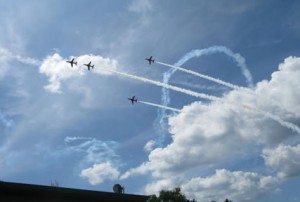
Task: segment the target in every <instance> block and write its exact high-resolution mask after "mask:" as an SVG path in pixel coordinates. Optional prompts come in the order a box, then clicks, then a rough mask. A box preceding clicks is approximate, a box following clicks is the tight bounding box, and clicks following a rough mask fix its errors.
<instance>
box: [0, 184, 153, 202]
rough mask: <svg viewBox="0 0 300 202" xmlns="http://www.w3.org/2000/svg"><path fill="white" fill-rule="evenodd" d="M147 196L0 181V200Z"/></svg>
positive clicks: (108, 200)
mask: <svg viewBox="0 0 300 202" xmlns="http://www.w3.org/2000/svg"><path fill="white" fill-rule="evenodd" d="M148 198H149V196H143V195H133V194H123V193H110V192H100V191H90V190H81V189H70V188H62V187H55V186H41V185H30V184H21V183H11V182H0V201H1V202H146V201H147V199H148Z"/></svg>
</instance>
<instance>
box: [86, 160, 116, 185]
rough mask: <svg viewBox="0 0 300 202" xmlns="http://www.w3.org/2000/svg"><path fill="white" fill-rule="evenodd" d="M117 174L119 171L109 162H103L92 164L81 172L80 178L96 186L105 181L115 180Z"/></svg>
mask: <svg viewBox="0 0 300 202" xmlns="http://www.w3.org/2000/svg"><path fill="white" fill-rule="evenodd" d="M119 174H120V173H119V171H118V170H117V169H116V168H114V167H113V166H112V164H111V163H110V162H105V163H99V164H94V165H93V166H92V167H90V168H87V169H84V170H82V171H81V173H80V176H81V177H82V178H86V179H88V181H89V183H90V184H91V185H97V184H101V183H102V182H104V181H105V180H107V179H109V180H114V179H117V178H118V176H119Z"/></svg>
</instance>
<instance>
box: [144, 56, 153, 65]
mask: <svg viewBox="0 0 300 202" xmlns="http://www.w3.org/2000/svg"><path fill="white" fill-rule="evenodd" d="M145 60H148V62H149V65H151V62H152V63H154V59H152V56H151V57H150V58H145Z"/></svg>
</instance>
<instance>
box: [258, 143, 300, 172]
mask: <svg viewBox="0 0 300 202" xmlns="http://www.w3.org/2000/svg"><path fill="white" fill-rule="evenodd" d="M262 156H263V158H264V159H265V162H266V165H268V166H270V167H271V168H274V169H275V170H277V171H279V176H280V177H293V176H298V175H299V174H300V144H298V145H296V146H290V145H283V144H281V145H279V146H278V147H276V148H275V149H264V150H263V153H262Z"/></svg>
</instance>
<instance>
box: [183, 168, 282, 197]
mask: <svg viewBox="0 0 300 202" xmlns="http://www.w3.org/2000/svg"><path fill="white" fill-rule="evenodd" d="M278 183H279V179H277V178H276V177H272V176H261V175H259V174H257V173H254V172H241V171H235V172H230V171H228V170H225V169H221V170H216V173H215V174H214V175H211V176H208V177H197V178H192V179H191V180H190V181H188V182H187V183H184V184H183V185H182V190H183V192H184V193H186V194H187V195H188V196H189V197H190V198H197V200H199V201H211V200H216V201H222V200H224V199H225V198H230V199H231V200H232V201H253V199H254V198H258V197H259V196H260V195H261V194H263V193H264V192H265V191H269V190H272V189H273V188H274V187H275V186H276V185H277V184H278Z"/></svg>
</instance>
